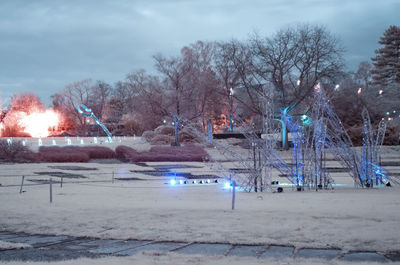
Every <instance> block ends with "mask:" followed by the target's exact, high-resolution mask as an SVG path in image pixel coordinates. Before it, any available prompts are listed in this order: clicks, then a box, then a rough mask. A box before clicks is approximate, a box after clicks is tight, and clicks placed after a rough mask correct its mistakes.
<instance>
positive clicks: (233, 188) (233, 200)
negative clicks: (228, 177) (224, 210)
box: [232, 181, 236, 210]
mask: <svg viewBox="0 0 400 265" xmlns="http://www.w3.org/2000/svg"><path fill="white" fill-rule="evenodd" d="M235 193H236V181H232V210H235V197H236V196H235Z"/></svg>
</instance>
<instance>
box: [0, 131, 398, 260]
mask: <svg viewBox="0 0 400 265" xmlns="http://www.w3.org/2000/svg"><path fill="white" fill-rule="evenodd" d="M135 141H138V144H139V145H140V147H139V148H141V150H146V148H148V146H147V145H146V143H145V142H144V141H142V140H140V139H135ZM123 144H124V143H123ZM130 146H132V147H134V148H136V146H135V144H134V142H133V141H132V142H131V143H130ZM139 148H138V149H139ZM238 148H239V147H238ZM208 151H209V153H212V154H213V158H214V159H215V160H226V158H223V157H219V156H218V154H217V153H216V152H215V150H208ZM239 151H240V150H239ZM239 151H238V152H239ZM242 152H246V151H245V150H242ZM282 156H287V157H288V156H289V154H282ZM385 160H390V161H400V156H399V148H398V147H385V149H384V152H383V161H385ZM104 162H105V161H97V162H94V163H69V164H60V163H57V164H50V163H49V164H0V183H1V184H2V186H0V201H1V203H0V231H14V232H27V233H39V234H54V235H72V236H92V237H100V238H118V239H147V240H150V239H151V240H166V241H186V242H219V243H237V244H278V245H291V246H295V247H300V248H301V247H317V248H340V249H344V250H363V251H368V250H371V251H381V252H384V253H387V252H390V251H399V250H400V240H399V238H400V231H399V229H398V227H399V220H400V196H399V195H400V187H396V186H394V187H390V188H389V187H381V188H374V189H361V188H354V187H353V186H352V185H351V183H352V179H351V177H350V176H349V175H348V174H347V173H336V174H334V178H335V181H336V183H343V184H348V185H346V186H340V187H336V188H335V189H334V190H322V191H318V192H316V191H304V192H296V191H294V190H293V189H292V188H290V187H285V188H284V192H283V193H272V192H270V193H245V192H237V193H236V209H235V210H231V198H232V194H231V192H230V190H226V189H224V187H223V183H222V182H221V181H220V183H218V184H215V183H213V184H202V185H200V184H197V185H193V184H188V185H175V186H171V185H170V184H169V181H168V180H169V179H168V177H166V176H150V175H146V174H144V173H137V172H136V173H133V172H131V170H134V171H138V170H151V169H153V168H152V167H154V166H159V165H177V164H178V163H156V162H154V163H147V164H148V167H145V166H144V165H135V164H124V163H104ZM111 162H112V161H111ZM226 163H227V167H229V166H231V165H229V162H226ZM331 163H334V162H331ZM179 165H181V166H182V165H185V166H187V168H179V169H175V170H176V171H177V172H178V171H179V172H191V173H193V174H196V175H199V174H211V173H217V174H218V172H213V168H211V169H210V167H209V166H208V165H207V164H203V163H179ZM60 166H67V167H64V169H62V168H60ZM71 166H74V167H76V168H75V169H73V168H68V167H71ZM335 166H336V164H335ZM79 167H85V168H90V169H89V170H82V168H79ZM190 167H192V168H190ZM388 169H389V170H391V171H397V172H399V171H400V170H399V167H389V168H388ZM35 172H36V173H38V172H42V174H43V175H38V174H36V173H35ZM43 172H64V173H70V174H80V175H83V176H85V177H86V178H72V179H69V178H64V179H63V181H64V183H63V187H62V188H61V187H60V183H55V184H54V185H53V203H49V184H47V183H46V181H48V179H49V177H50V176H49V174H48V173H43ZM113 172H114V178H118V177H120V178H127V177H128V178H139V179H140V180H131V181H127V180H115V181H114V182H112V177H113ZM23 175H24V176H25V180H24V184H25V185H24V188H23V191H24V192H22V193H21V194H20V193H19V192H20V183H21V180H22V176H23ZM52 179H53V180H54V181H59V180H60V178H58V177H54V176H53V177H52ZM32 180H34V181H32ZM270 262H271V264H293V263H294V262H293V260H290V259H288V260H280V261H279V262H277V261H273V260H271V261H270ZM335 262H336V263H335ZM335 262H331V264H347V263H343V262H339V261H335ZM313 263H314V264H320V261H318V260H317V261H311V260H303V261H302V260H296V263H295V264H313ZM6 264H9V263H6ZM10 264H20V263H10ZM55 264H265V261H260V260H257V259H254V258H232V257H206V256H198V255H193V256H191V255H180V254H174V253H168V254H165V253H156V254H155V253H144V254H138V255H135V256H132V257H126V258H116V257H110V258H106V259H100V260H87V259H84V260H80V261H65V262H62V263H55ZM369 264H371V263H369Z"/></svg>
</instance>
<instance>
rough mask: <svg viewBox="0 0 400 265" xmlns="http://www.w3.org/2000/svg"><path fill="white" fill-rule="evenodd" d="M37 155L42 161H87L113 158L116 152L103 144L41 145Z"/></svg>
mask: <svg viewBox="0 0 400 265" xmlns="http://www.w3.org/2000/svg"><path fill="white" fill-rule="evenodd" d="M38 156H39V159H40V161H42V162H88V161H89V160H90V159H96V158H115V157H116V154H115V152H114V151H113V150H111V149H110V148H107V147H103V146H84V147H80V146H64V147H60V146H41V147H40V148H39V154H38Z"/></svg>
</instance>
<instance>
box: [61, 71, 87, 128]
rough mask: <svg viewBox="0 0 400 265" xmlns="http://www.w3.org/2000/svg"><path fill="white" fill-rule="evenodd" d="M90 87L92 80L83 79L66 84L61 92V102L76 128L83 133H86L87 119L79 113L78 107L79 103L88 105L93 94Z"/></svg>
mask: <svg viewBox="0 0 400 265" xmlns="http://www.w3.org/2000/svg"><path fill="white" fill-rule="evenodd" d="M92 87H93V85H92V80H91V79H85V80H82V81H78V82H74V83H71V84H68V85H67V86H66V87H65V88H64V90H63V91H62V93H61V94H62V96H63V97H64V102H63V104H64V109H65V111H66V112H68V113H69V114H70V115H71V116H72V118H73V119H74V120H75V122H76V123H77V126H78V129H80V130H83V131H84V133H87V124H88V122H87V119H86V118H85V117H84V116H82V115H81V114H80V113H79V111H78V107H79V106H80V105H81V104H84V105H86V106H88V107H90V106H89V103H90V102H91V96H93V94H92Z"/></svg>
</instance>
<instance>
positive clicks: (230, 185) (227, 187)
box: [224, 182, 232, 189]
mask: <svg viewBox="0 0 400 265" xmlns="http://www.w3.org/2000/svg"><path fill="white" fill-rule="evenodd" d="M224 188H225V189H231V188H232V184H231V183H230V182H225V185H224Z"/></svg>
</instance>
